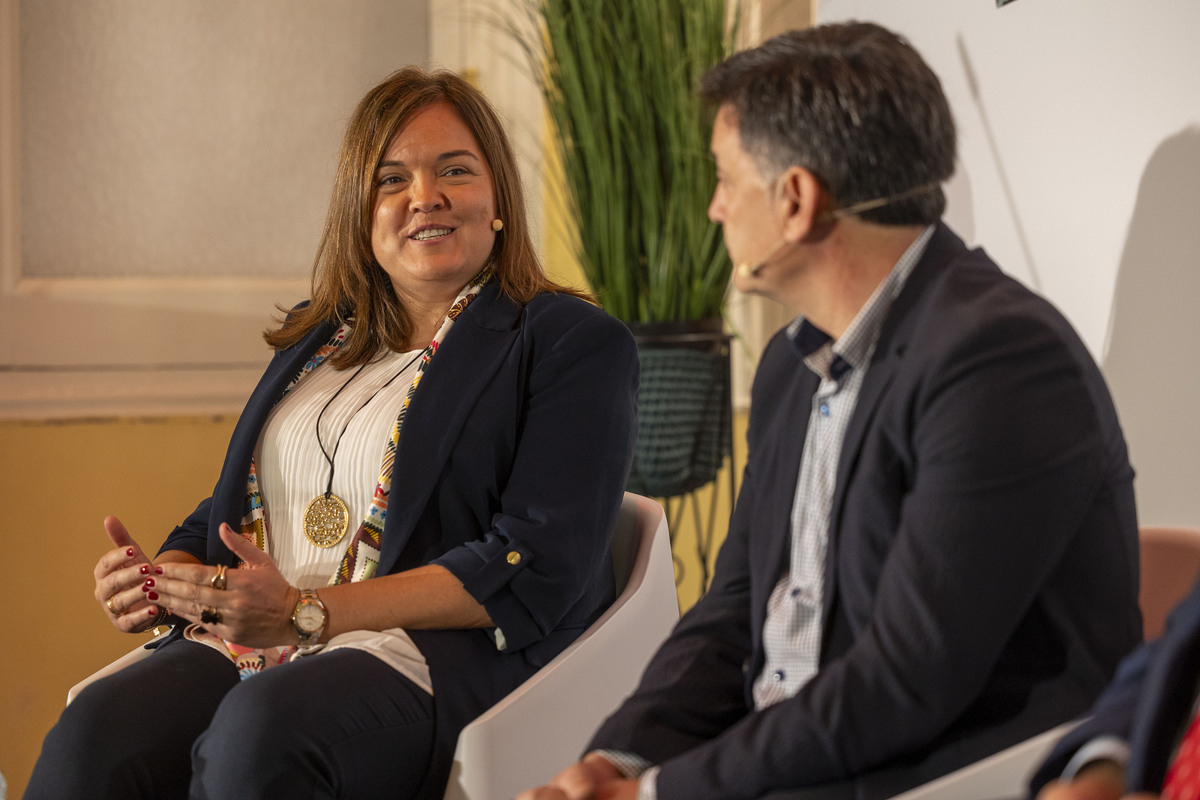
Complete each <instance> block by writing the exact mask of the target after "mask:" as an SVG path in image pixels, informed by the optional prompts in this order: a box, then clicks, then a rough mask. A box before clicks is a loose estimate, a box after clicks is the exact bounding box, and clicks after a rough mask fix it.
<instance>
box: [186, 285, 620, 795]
mask: <svg viewBox="0 0 1200 800" xmlns="http://www.w3.org/2000/svg"><path fill="white" fill-rule="evenodd" d="M497 285H498V282H497V281H492V282H490V283H488V284H487V285H486V286H485V287H484V288H483V289H482V291H481V292H480V294H479V296H478V297H477V298H476V299H475V300H474V301H473V302H472V303H471V304H470V305H469V306H468V307H467V308H466V310H465V311H464V312H463V314H462V315H461V316H460V317H459V318H458V320H456V322H455V323H454V326H453V327H452V328H451V329H450V332H449V333H448V334H447V336H446V338H445V340H444V341H443V342H442V344H441V347H440V348H439V350H438V352H437V354H436V355H435V356H434V357H433V359H432V360H431V361H430V363H429V365H428V367H427V368H426V370H425V373H424V374H423V375H422V378H421V384H420V386H419V387H418V389H417V392H416V394H415V395H414V397H413V400H412V404H411V406H410V407H409V410H408V412H407V416H406V418H405V421H404V424H403V426H402V427H401V433H400V441H399V445H398V448H397V453H396V459H395V467H394V471H393V474H392V488H391V494H390V497H389V500H388V509H387V517H386V520H385V523H384V532H383V546H382V553H381V559H380V565H379V570H378V572H379V574H380V575H386V574H390V573H395V572H400V571H402V570H406V569H412V568H415V567H418V566H422V565H425V564H430V563H436V564H441V565H442V566H444V567H446V568H447V569H449V570H450V571H451V572H452V573H454V574H455V576H457V577H458V578H459V579H460V580H461V581H462V582H463V585H464V587H465V588H466V589H467V591H468V592H470V594H471V595H472V596H473V597H474V598H475V599H476V600H478V601H479V602H480V603H482V604H483V606H484V607H485V608H486V609H487V611H488V614H489V615H490V616H491V619H492V620H493V621H494V622H495V623H496V627H497V628H499V629H500V630H501V631H503V634H504V640H505V643H506V647H505V649H504V650H503V651H500V650H498V649H497V646H496V642H495V640H494V639H493V637H492V636H491V634H490V632H488V631H485V630H432V631H419V630H413V631H409V634H410V635H411V637H412V639H413V641H414V642H416V644H417V646H418V647H419V648H420V650H421V652H422V653H423V654H424V656H425V658H426V661H427V662H428V664H429V668H430V673H431V676H432V680H433V686H434V697H435V708H436V713H437V729H438V736H437V739H438V745H439V753H438V755H437V757H435V764H434V767H435V769H434V771H433V772H432V773H431V775H430V779H429V781H428V784H429V787H430V788H429V793H430V795H431V796H433V797H441V786H442V785H444V782H445V770H447V769H448V767H449V760H450V755H451V754H452V752H453V748H454V743H455V740H456V738H457V735H458V731H459V729H461V728H462V727H463V726H464V725H465V724H466V723H467V722H469V721H470V720H471V719H473V718H474V717H476V716H478V715H479V714H480V713H482V712H483V711H484V710H486V709H487V708H488V707H490V706H491V705H493V704H494V703H495V702H496V701H498V700H499V699H500V698H502V697H503V696H504V695H505V694H507V693H508V692H509V691H511V690H512V689H513V688H515V687H516V686H518V685H519V684H520V683H521V682H522V681H523V680H525V678H527V677H528V676H530V675H531V674H533V673H534V672H535V671H536V670H537V669H538V668H539V667H541V666H543V665H544V664H546V663H547V662H549V661H550V660H551V659H552V658H554V656H555V655H557V654H558V653H559V652H560V651H561V650H562V649H563V648H565V647H566V646H567V645H568V644H569V643H570V642H571V641H573V640H574V639H575V638H576V637H577V636H578V635H579V633H581V632H582V631H583V630H584V629H585V628H586V627H587V626H588V625H589V624H590V623H591V622H592V621H593V620H594V619H595V618H596V617H598V616H599V615H600V613H601V612H602V611H603V610H604V608H605V607H607V605H608V604H609V603H611V601H612V598H613V583H612V570H611V560H610V559H609V556H608V544H609V538H610V535H611V532H612V528H613V525H614V524H615V521H616V514H617V509H618V508H619V506H620V503H621V498H622V494H623V491H624V486H625V482H626V479H627V476H628V474H629V468H630V464H631V461H632V457H633V456H632V454H633V448H634V439H635V437H636V433H637V418H636V407H637V397H636V394H637V372H638V367H637V350H636V347H635V345H634V343H633V338H632V336H631V335H630V333H629V330H628V329H627V328H626V327H625V326H624V325H623V324H621V323H620V322H618V321H617V320H615V319H614V318H612V317H610V316H609V315H607V314H605V313H604V312H603V311H601V310H599V309H597V308H595V307H594V306H591V305H589V304H587V303H585V302H584V301H582V300H579V299H577V298H574V297H570V296H567V295H557V294H542V295H539V296H537V297H535V298H534V299H533V300H531V301H530V302H529V303H528V304H526V305H524V306H521V305H518V304H516V303H514V302H512V301H511V300H509V299H508V298H507V297H505V296H504V295H502V294H500V293H499V292H498V286H497ZM334 330H335V326H334V324H333V323H332V322H329V323H326V324H324V325H321V326H319V327H318V328H317V329H316V330H314V331H313V332H312V333H311V334H310V335H309V336H307V337H306V338H305V339H304V340H303V341H302V342H300V343H299V344H297V345H295V346H294V347H291V348H288V349H286V350H282V351H279V352H277V353H276V354H275V356H274V359H273V360H272V362H271V364H270V365H269V366H268V368H267V370H266V372H265V374H264V375H263V377H262V379H261V381H260V382H259V385H258V387H257V388H256V389H255V390H254V392H253V394H252V396H251V397H250V400H249V401H248V402H247V404H246V407H245V410H244V411H243V412H242V415H241V418H240V419H239V420H238V423H237V426H236V428H235V430H234V433H233V436H232V439H231V441H230V445H229V450H228V452H227V454H226V457H225V463H224V466H223V467H222V470H221V476H220V479H219V480H218V482H217V485H216V488H215V489H214V491H213V495H212V497H210V498H209V499H207V500H205V501H204V502H202V503H201V504H200V505H199V507H198V508H197V509H196V510H195V511H194V512H193V513H192V514H191V516H189V517H188V519H187V520H186V521H185V522H184V523H183V524H182V525H180V526H179V527H178V528H176V529H175V530H174V531H173V532H172V533H171V534H170V536H169V537H168V538H167V540H166V542H165V543H164V545H163V549H164V550H168V549H175V550H184V551H186V552H189V553H192V554H193V555H195V556H197V557H199V558H200V559H201V560H203V561H204V562H206V563H208V564H218V563H223V564H230V565H232V564H233V563H234V562H235V560H236V559H235V557H234V556H233V554H232V553H231V552H230V551H229V550H228V549H227V548H226V547H225V546H224V544H223V543H222V542H221V540H220V538H219V537H218V535H217V530H218V527H219V525H220V523H222V522H228V523H229V524H230V525H232V526H233V527H234V529H235V530H237V529H238V527H239V525H240V521H241V519H242V516H243V506H244V501H245V496H246V482H247V478H248V475H249V466H250V459H251V456H252V454H253V452H254V447H255V444H256V442H257V441H258V437H259V433H260V431H261V430H262V428H263V425H264V423H265V421H266V419H267V416H268V415H269V414H270V411H271V409H272V408H273V407H274V405H275V404H276V403H277V402H278V401H279V399H280V397H281V396H282V394H283V391H284V389H285V388H286V387H287V385H288V384H289V383H290V382H291V381H292V380H293V379H294V378H295V376H296V375H297V374H299V372H300V370H301V368H302V367H303V366H304V364H305V363H306V362H307V361H308V359H309V358H310V357H311V356H312V354H313V353H314V352H315V351H316V350H317V348H318V347H320V346H321V345H322V344H324V343H325V342H326V341H328V340H329V338H330V337H331V336H332V335H333V333H334ZM383 445H384V442H380V450H379V452H380V455H381V456H382V453H383ZM514 552H515V553H517V554H519V555H520V558H511V557H510V554H511V553H514ZM439 780H440V782H441V783H440V784H439Z"/></svg>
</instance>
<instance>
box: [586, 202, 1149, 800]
mask: <svg viewBox="0 0 1200 800" xmlns="http://www.w3.org/2000/svg"><path fill="white" fill-rule="evenodd" d="M817 384H818V379H817V377H816V375H814V374H813V373H812V372H811V371H810V370H809V369H808V368H806V367H805V365H804V364H803V363H802V361H801V359H800V357H799V356H798V354H797V352H796V351H795V350H794V348H793V346H792V343H791V341H790V340H789V339H788V338H787V337H786V336H785V335H784V334H783V333H782V332H781V333H780V334H778V335H776V337H775V338H774V339H773V340H772V341H771V343H770V344H769V345H768V347H767V350H766V352H765V353H764V354H763V357H762V360H761V362H760V365H759V368H758V372H757V375H756V376H755V381H754V388H753V393H752V400H751V408H750V425H749V432H748V435H747V436H748V443H749V456H748V463H747V466H746V470H745V474H744V477H743V482H742V488H741V491H740V495H739V497H738V501H737V506H736V509H735V511H734V514H733V517H732V520H731V522H730V531H729V535H728V538H727V540H726V542H725V544H724V546H723V547H722V549H721V552H720V555H719V557H718V560H717V568H716V572H715V576H714V580H713V585H712V587H711V589H710V590H709V592H708V593H707V594H706V595H705V596H704V597H703V598H702V599H701V600H700V601H699V602H698V603H697V604H696V606H695V607H694V608H693V609H692V610H691V611H690V612H689V613H688V614H687V615H686V616H685V617H684V619H683V620H681V621H680V623H679V625H678V627H677V628H676V630H675V631H674V632H673V634H672V636H671V637H670V638H669V639H668V640H667V642H666V643H665V644H664V646H663V647H662V648H661V649H660V651H659V652H658V654H657V655H656V656H655V658H654V659H653V660H652V662H651V664H650V665H649V667H648V668H647V670H646V672H645V674H644V675H643V678H642V682H641V685H640V687H639V689H638V690H637V692H635V694H634V695H633V696H632V697H631V698H629V699H628V700H627V701H626V702H625V703H624V704H623V705H622V707H621V708H620V709H619V710H618V711H617V712H616V713H615V714H614V715H613V716H612V717H611V718H610V719H609V720H608V721H607V722H606V723H605V724H604V725H603V726H602V727H601V729H600V730H599V732H598V733H597V734H596V736H595V738H594V739H593V741H592V743H591V747H593V748H607V749H613V750H624V751H629V752H633V753H637V754H639V755H641V756H643V757H644V758H646V759H647V760H649V761H650V762H651V763H654V764H659V765H661V770H660V773H659V776H658V780H657V788H658V796H659V798H661V799H662V800H673V799H674V798H687V799H688V800H705V799H706V798H714V800H715V798H721V799H722V800H737V799H738V798H755V797H759V796H761V795H763V794H765V793H767V792H768V791H772V790H776V789H788V788H796V787H808V786H814V785H822V784H834V783H838V782H840V786H841V790H840V792H838V793H836V794H839V795H840V796H853V797H858V798H877V797H888V796H891V795H892V794H894V793H896V792H898V791H901V790H903V789H906V788H909V787H911V786H913V785H916V784H918V783H921V782H923V781H925V780H928V779H930V778H933V777H936V776H937V775H940V774H944V773H946V772H949V771H951V770H953V769H955V768H957V767H959V766H962V765H964V764H966V763H969V762H971V761H973V760H976V759H978V758H980V757H982V756H984V755H986V754H988V753H990V752H994V751H996V750H999V749H1001V748H1003V747H1005V746H1007V745H1010V744H1013V743H1015V742H1017V741H1019V740H1021V739H1023V738H1025V737H1027V736H1029V735H1031V734H1034V733H1036V732H1038V731H1041V730H1044V729H1046V728H1049V727H1051V726H1053V725H1054V724H1056V723H1058V722H1061V721H1064V720H1067V719H1070V718H1071V717H1073V716H1074V715H1076V714H1078V713H1079V712H1080V711H1082V710H1083V709H1085V708H1086V707H1087V706H1088V704H1089V703H1090V702H1091V701H1092V699H1093V698H1094V697H1095V696H1096V695H1097V694H1098V693H1099V692H1100V690H1101V689H1102V688H1103V686H1104V685H1105V683H1107V681H1108V679H1109V678H1110V677H1111V675H1112V672H1113V670H1114V668H1115V667H1116V665H1117V663H1118V661H1119V659H1120V658H1121V656H1122V655H1123V654H1125V653H1126V652H1128V651H1129V649H1130V648H1131V647H1132V646H1133V645H1134V644H1135V643H1136V641H1137V640H1138V639H1139V638H1140V635H1141V616H1140V613H1139V611H1138V607H1137V579H1136V571H1137V526H1136V521H1135V514H1134V499H1133V491H1132V479H1133V473H1132V470H1131V468H1130V466H1129V462H1128V458H1127V455H1126V449H1125V444H1124V439H1123V437H1122V434H1121V431H1120V428H1119V426H1118V424H1117V418H1116V414H1115V412H1114V409H1113V406H1112V402H1111V400H1110V397H1109V393H1108V390H1107V388H1106V386H1105V384H1104V381H1103V379H1102V378H1101V375H1100V373H1099V371H1098V369H1097V368H1096V365H1095V363H1094V362H1093V360H1092V358H1091V357H1090V356H1089V355H1088V353H1087V350H1086V348H1085V347H1084V345H1083V344H1082V343H1081V342H1080V340H1079V339H1078V337H1077V336H1076V334H1075V333H1074V331H1073V330H1072V329H1071V327H1070V325H1069V324H1068V323H1067V322H1066V320H1064V319H1063V317H1062V316H1061V315H1060V314H1059V313H1058V312H1057V311H1056V310H1055V309H1054V308H1052V307H1051V306H1050V304H1049V303H1047V302H1045V301H1044V300H1042V299H1040V298H1039V297H1037V296H1036V295H1034V294H1033V293H1032V292H1030V291H1028V290H1027V289H1026V288H1024V287H1023V286H1021V285H1020V284H1019V283H1017V282H1016V281H1014V280H1012V279H1010V278H1007V277H1005V276H1004V275H1003V274H1002V273H1001V272H1000V271H999V269H998V268H997V267H996V266H995V264H993V263H992V262H991V260H990V259H989V258H988V257H987V256H986V255H985V254H984V253H983V252H982V251H980V250H974V251H969V250H968V249H967V248H966V247H965V246H964V245H963V243H962V242H961V241H960V240H959V239H958V237H957V236H955V235H954V234H953V233H952V232H951V231H950V230H949V229H948V228H946V227H944V226H938V228H937V230H936V231H935V232H934V234H933V236H932V238H931V239H930V241H929V243H928V246H927V248H926V250H925V253H924V254H923V256H922V258H921V259H920V260H919V262H918V263H917V265H916V266H915V268H914V269H913V271H912V273H911V274H910V276H909V278H908V280H907V281H906V283H905V285H904V287H903V289H902V290H901V292H900V294H899V295H898V296H897V298H896V300H895V302H894V303H893V305H892V307H891V309H890V311H889V313H888V316H887V318H886V320H885V321H884V324H883V327H882V330H881V333H880V336H879V340H878V343H877V346H876V348H875V350H874V353H873V355H872V359H871V363H870V366H869V369H868V371H867V373H866V375H865V378H864V381H863V384H862V388H861V392H860V394H859V397H858V403H857V405H856V407H855V410H854V413H853V416H852V418H851V420H850V422H849V426H848V429H847V431H846V436H845V440H844V443H843V446H842V451H841V457H840V460H839V462H838V468H837V481H836V488H835V491H834V496H833V505H832V512H831V519H830V524H829V542H828V554H827V559H826V578H825V595H824V598H823V612H824V619H823V641H822V646H821V652H820V661H819V664H820V666H819V672H818V674H817V675H816V676H815V677H814V678H813V679H812V680H811V681H810V682H809V683H808V684H807V685H805V686H804V687H803V688H802V689H801V690H800V692H799V693H798V694H797V695H796V696H794V697H792V698H789V699H787V700H785V701H783V702H781V703H778V704H777V705H774V706H771V707H770V708H767V709H765V710H762V711H758V712H755V711H754V709H753V701H752V698H751V686H752V683H753V681H754V678H755V677H756V676H757V675H758V673H759V672H760V670H761V669H762V665H763V647H762V640H761V636H762V627H763V621H764V617H765V612H766V607H767V599H768V597H769V595H770V594H771V591H772V590H773V588H774V587H775V584H776V583H777V581H778V580H779V579H780V577H781V576H782V575H783V574H784V572H785V570H786V569H787V566H788V557H789V537H790V530H791V525H790V513H791V509H792V501H793V497H794V495H795V492H796V482H797V475H798V472H799V466H800V457H801V453H802V451H803V446H804V441H805V436H806V433H807V431H806V428H807V425H808V419H809V413H810V408H811V400H812V397H813V394H814V392H815V390H816V388H817Z"/></svg>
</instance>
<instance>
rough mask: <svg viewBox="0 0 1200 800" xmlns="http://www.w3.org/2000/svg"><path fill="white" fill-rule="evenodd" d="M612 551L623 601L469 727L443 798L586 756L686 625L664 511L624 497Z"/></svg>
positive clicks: (498, 790) (513, 783)
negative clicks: (681, 623) (671, 636)
mask: <svg viewBox="0 0 1200 800" xmlns="http://www.w3.org/2000/svg"><path fill="white" fill-rule="evenodd" d="M610 550H611V553H612V559H613V575H614V578H615V580H616V592H617V599H616V600H615V601H613V604H612V605H611V606H609V608H608V609H607V610H606V611H605V612H604V614H603V615H602V616H601V617H600V618H599V619H598V620H596V621H595V622H594V623H592V625H591V627H589V628H588V629H587V630H586V631H584V632H583V633H582V634H581V635H580V637H579V638H578V639H576V640H575V642H573V643H572V644H571V645H570V646H569V647H568V648H567V649H566V650H564V651H563V652H562V653H559V655H558V657H557V658H555V659H554V660H553V661H551V662H550V663H549V664H547V665H546V666H545V667H543V668H542V669H540V670H539V671H538V672H537V673H536V674H535V675H533V677H531V678H530V679H529V680H527V681H525V683H523V684H521V686H519V687H518V688H517V689H516V690H515V691H513V692H512V693H511V694H509V695H508V696H507V697H505V698H504V699H503V700H501V701H500V702H499V703H497V704H496V705H495V706H493V707H492V708H490V709H489V710H488V711H487V712H485V713H484V714H483V715H482V716H480V717H479V718H478V719H476V720H474V721H473V722H471V723H470V724H469V725H467V727H466V728H464V729H463V731H462V733H461V734H460V735H459V737H458V747H457V748H456V749H455V751H454V764H453V767H452V768H451V773H450V783H449V785H448V786H447V788H446V800H507V798H511V797H512V796H513V795H515V794H516V793H517V792H519V791H521V790H523V789H528V788H529V787H531V786H536V785H540V784H543V783H545V782H546V781H547V780H548V779H549V778H551V777H553V776H554V774H555V773H557V772H558V770H559V769H561V768H562V767H564V766H566V765H567V764H569V763H570V762H572V761H574V760H575V759H577V758H578V757H579V755H580V753H581V751H582V750H583V748H584V747H585V746H586V745H587V742H588V739H589V738H590V737H591V734H592V732H593V731H594V730H595V729H596V728H597V727H599V724H600V722H601V721H602V720H603V719H604V717H605V716H606V715H607V714H609V713H611V712H612V711H613V710H615V709H616V707H617V705H618V704H619V703H620V702H621V700H623V699H624V698H625V696H626V695H627V694H629V693H630V692H632V691H633V688H634V686H636V685H637V681H638V678H639V677H640V676H641V673H642V670H643V669H644V668H645V666H646V663H647V662H648V661H649V660H650V657H651V656H652V655H653V654H654V651H655V650H657V649H658V645H659V644H661V643H662V641H663V639H665V638H666V637H667V634H668V633H670V631H671V628H672V626H674V624H675V623H676V622H677V621H678V620H679V601H678V599H677V597H676V594H675V572H674V567H673V565H672V562H671V537H670V534H669V533H668V531H667V518H666V514H665V512H664V511H663V508H662V506H660V505H659V504H658V503H656V502H655V501H653V500H650V499H649V498H646V497H642V496H640V495H635V494H630V493H628V492H627V493H626V494H625V498H624V500H623V502H622V503H621V508H620V511H619V512H618V514H617V524H616V528H615V529H614V531H613V537H612V545H611V548H610ZM151 652H153V651H152V650H150V649H147V648H146V647H139V648H138V649H136V650H134V651H133V652H131V653H127V654H126V655H124V656H122V657H121V658H119V659H117V660H116V661H114V662H112V663H111V664H109V665H108V666H106V667H104V668H103V669H101V670H99V671H98V672H96V673H94V674H93V675H91V676H89V677H88V678H86V679H84V680H83V681H81V682H79V683H78V684H76V685H75V686H73V687H71V690H70V691H69V692H68V693H67V702H68V703H70V702H71V701H72V700H74V699H75V696H76V695H77V694H79V692H80V691H82V690H83V688H84V687H86V686H87V685H88V684H89V683H91V682H92V681H94V680H97V679H99V678H102V677H105V676H106V675H111V674H112V673H114V672H117V671H118V670H120V669H124V668H125V667H127V666H129V665H130V664H133V663H136V662H137V661H140V660H141V659H143V658H146V657H147V656H148V655H150V653H151Z"/></svg>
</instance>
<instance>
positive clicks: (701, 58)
mask: <svg viewBox="0 0 1200 800" xmlns="http://www.w3.org/2000/svg"><path fill="white" fill-rule="evenodd" d="M523 8H524V11H525V12H526V13H527V14H528V15H529V19H528V20H525V22H526V23H532V24H527V25H523V26H517V25H513V26H511V27H510V31H512V32H513V35H514V36H515V38H516V39H517V41H518V42H519V43H520V45H521V47H522V49H523V50H524V52H525V55H526V57H527V59H528V61H529V64H530V66H531V67H532V68H533V71H534V74H535V76H536V77H537V80H538V84H539V86H540V88H541V92H542V95H543V98H544V99H545V102H546V107H547V109H548V112H549V116H550V119H551V121H552V123H553V130H554V132H555V144H556V146H557V149H558V152H559V156H560V158H561V163H562V166H563V172H564V176H565V181H566V193H565V194H566V196H565V202H567V204H568V207H569V208H568V210H569V214H568V215H567V216H568V219H569V222H568V225H569V228H570V230H569V231H568V236H569V240H570V241H571V244H572V247H573V248H574V250H575V253H576V256H577V258H578V259H579V263H580V265H581V266H582V268H583V270H584V273H585V275H586V276H587V278H588V281H589V283H590V284H591V287H592V290H593V291H594V292H596V294H597V295H598V296H599V298H600V301H601V303H602V304H603V305H604V307H605V308H606V309H607V310H608V311H609V313H611V314H613V315H614V316H616V317H618V318H619V319H622V320H625V321H627V322H663V321H675V320H692V319H702V318H711V317H719V316H720V315H721V310H722V308H723V305H724V301H725V294H726V290H727V286H728V284H729V273H730V269H731V267H730V263H729V258H728V256H727V255H726V253H725V248H724V245H723V243H722V241H721V236H720V230H719V228H718V226H716V225H714V224H713V223H711V222H710V221H709V220H708V218H707V213H706V212H707V208H708V202H709V199H710V197H711V195H712V190H713V185H714V181H715V175H714V167H713V163H712V158H711V156H710V155H709V147H708V139H709V135H710V131H711V122H712V114H711V110H710V109H708V108H706V106H705V104H704V103H703V102H702V101H701V99H700V98H699V96H698V94H697V91H696V89H697V85H698V82H699V78H700V75H701V74H702V73H703V72H704V70H706V69H707V68H708V67H710V66H712V65H713V64H716V63H717V62H719V61H720V60H722V59H723V58H724V57H725V56H726V55H727V54H728V53H729V52H730V50H731V46H732V41H733V39H732V36H733V34H732V31H731V28H732V27H734V26H733V25H730V24H728V23H727V15H726V10H725V2H724V0H525V5H524V6H523ZM517 31H524V32H523V33H519V32H517ZM530 31H532V33H531V32H530Z"/></svg>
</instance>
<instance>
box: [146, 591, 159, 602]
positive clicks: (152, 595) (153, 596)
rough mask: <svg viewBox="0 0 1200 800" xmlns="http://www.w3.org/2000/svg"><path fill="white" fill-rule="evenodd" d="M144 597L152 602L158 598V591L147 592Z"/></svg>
mask: <svg viewBox="0 0 1200 800" xmlns="http://www.w3.org/2000/svg"><path fill="white" fill-rule="evenodd" d="M146 599H147V600H149V601H150V602H154V601H155V600H157V599H158V592H150V593H149V594H147V595H146Z"/></svg>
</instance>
